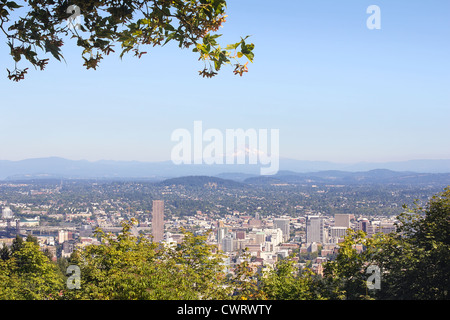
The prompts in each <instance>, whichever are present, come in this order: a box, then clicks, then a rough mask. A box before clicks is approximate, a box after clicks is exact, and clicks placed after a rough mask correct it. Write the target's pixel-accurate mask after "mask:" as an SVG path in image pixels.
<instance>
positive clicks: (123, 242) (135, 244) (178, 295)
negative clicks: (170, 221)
mask: <svg viewBox="0 0 450 320" xmlns="http://www.w3.org/2000/svg"><path fill="white" fill-rule="evenodd" d="M132 223H135V222H129V223H124V224H123V230H122V233H121V234H119V235H118V236H114V235H112V234H105V233H104V232H103V231H102V230H97V235H98V236H99V237H100V238H101V241H102V243H101V244H100V245H90V246H87V247H86V248H84V249H80V250H77V251H75V252H74V254H73V255H72V257H71V259H70V264H75V265H78V266H79V267H80V270H81V288H80V289H78V290H76V289H74V290H65V292H64V298H66V299H96V300H100V299H102V300H103V299H105V300H110V299H120V300H131V299H142V300H172V299H182V300H189V299H218V298H225V297H226V291H225V290H226V289H225V288H224V285H223V284H224V279H225V277H224V275H223V272H222V270H221V269H222V266H221V262H222V259H221V256H220V255H216V254H214V253H213V250H214V248H213V247H212V246H210V245H208V244H206V236H194V235H193V234H191V233H185V237H184V242H183V243H182V244H180V245H179V246H175V247H170V246H169V247H167V246H164V245H160V244H157V243H153V242H151V241H150V240H148V239H146V238H144V237H143V236H139V237H135V236H133V235H132V234H131V233H130V228H131V226H132Z"/></svg>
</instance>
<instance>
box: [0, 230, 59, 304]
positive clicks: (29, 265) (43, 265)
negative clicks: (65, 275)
mask: <svg viewBox="0 0 450 320" xmlns="http://www.w3.org/2000/svg"><path fill="white" fill-rule="evenodd" d="M17 242H20V243H21V245H20V246H17V245H16V246H15V247H14V248H13V250H12V252H11V254H10V255H9V257H7V259H5V260H3V259H1V260H0V288H1V290H0V299H2V300H3V299H6V300H12V299H14V300H52V299H57V298H58V297H59V293H60V289H61V288H62V286H63V282H62V278H61V277H60V276H59V274H58V272H57V268H56V266H55V265H54V264H52V262H51V261H50V260H49V259H48V258H47V256H45V254H44V253H43V252H42V251H41V250H40V248H39V245H37V244H36V242H35V241H34V240H32V239H31V238H29V240H28V241H22V242H21V241H17Z"/></svg>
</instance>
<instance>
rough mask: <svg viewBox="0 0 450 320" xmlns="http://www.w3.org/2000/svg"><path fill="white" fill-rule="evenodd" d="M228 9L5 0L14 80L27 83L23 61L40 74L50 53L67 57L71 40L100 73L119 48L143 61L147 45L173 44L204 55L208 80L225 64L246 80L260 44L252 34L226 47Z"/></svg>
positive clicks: (159, 2) (187, 0)
mask: <svg viewBox="0 0 450 320" xmlns="http://www.w3.org/2000/svg"><path fill="white" fill-rule="evenodd" d="M226 6H227V3H226V1H225V0H142V1H141V0H122V1H114V0H102V1H91V0H89V1H86V0H71V1H67V0H56V1H55V0H23V1H8V0H0V30H1V32H2V33H3V35H4V36H6V41H7V44H8V46H9V48H10V55H11V57H12V59H13V61H14V69H12V70H10V69H7V71H8V78H9V79H11V80H14V81H20V80H22V79H24V77H25V74H26V73H27V71H28V68H22V67H20V66H19V62H21V60H22V59H25V60H26V61H28V62H29V63H30V64H31V65H32V66H33V67H34V68H36V69H40V70H44V69H45V67H46V65H47V64H48V62H49V58H47V57H46V53H50V54H51V55H52V56H53V58H55V59H56V60H58V61H60V60H61V59H64V56H63V54H62V47H63V45H64V43H65V42H66V41H68V40H69V39H74V40H75V41H76V45H77V46H78V47H80V48H81V50H82V51H81V52H82V53H81V55H82V57H83V60H84V66H85V67H86V68H87V69H91V68H92V69H96V68H97V67H98V66H99V63H100V61H101V60H102V59H103V58H104V56H105V55H109V54H110V53H112V52H115V48H116V46H119V47H120V51H121V52H120V57H122V56H123V55H124V54H127V53H129V52H131V53H133V54H134V56H136V57H138V58H141V57H142V55H144V54H146V53H147V51H145V50H147V49H146V47H148V46H164V45H165V44H167V43H168V42H171V41H173V42H176V43H177V44H178V46H179V47H180V48H181V49H184V48H192V51H194V52H196V53H198V54H199V60H202V61H203V62H204V68H203V69H202V70H200V71H199V74H200V75H202V76H203V77H213V76H215V75H217V73H218V71H219V70H220V69H221V67H222V66H223V65H224V64H230V65H232V66H233V67H234V71H233V72H234V74H239V75H240V76H242V75H243V73H244V72H247V71H248V68H247V64H248V62H253V58H254V53H253V49H254V44H252V43H247V42H246V41H247V38H248V36H247V37H243V38H241V39H240V41H238V42H236V43H233V44H229V45H226V46H220V44H219V43H218V38H219V37H220V36H221V35H220V34H217V31H218V30H219V28H220V27H221V26H222V25H223V24H224V23H225V22H226V18H227V15H226ZM81 17H82V20H83V22H82V23H80V20H81ZM116 50H117V49H116ZM244 58H245V59H246V60H248V61H247V62H246V63H243V62H242V60H243V59H244Z"/></svg>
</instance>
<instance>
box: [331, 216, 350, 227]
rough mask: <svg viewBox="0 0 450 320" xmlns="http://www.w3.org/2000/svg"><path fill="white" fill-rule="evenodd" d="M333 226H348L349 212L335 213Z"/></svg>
mask: <svg viewBox="0 0 450 320" xmlns="http://www.w3.org/2000/svg"><path fill="white" fill-rule="evenodd" d="M334 226H335V227H344V228H350V215H349V214H335V215H334Z"/></svg>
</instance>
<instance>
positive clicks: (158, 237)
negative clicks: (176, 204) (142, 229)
mask: <svg viewBox="0 0 450 320" xmlns="http://www.w3.org/2000/svg"><path fill="white" fill-rule="evenodd" d="M152 236H153V241H154V242H161V241H162V240H163V238H164V200H153V211H152Z"/></svg>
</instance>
